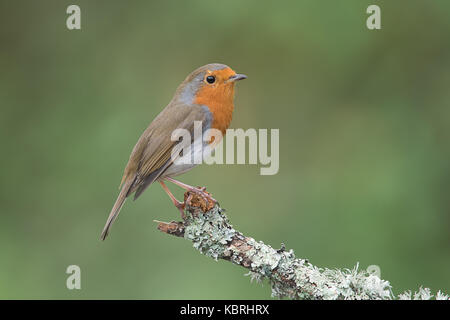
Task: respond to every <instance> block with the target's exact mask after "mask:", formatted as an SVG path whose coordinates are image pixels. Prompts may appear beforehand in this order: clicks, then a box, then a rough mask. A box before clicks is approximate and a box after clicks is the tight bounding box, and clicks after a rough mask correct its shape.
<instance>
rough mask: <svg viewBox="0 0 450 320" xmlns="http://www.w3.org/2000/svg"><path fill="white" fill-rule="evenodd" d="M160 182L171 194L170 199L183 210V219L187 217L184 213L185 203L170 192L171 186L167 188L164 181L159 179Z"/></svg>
mask: <svg viewBox="0 0 450 320" xmlns="http://www.w3.org/2000/svg"><path fill="white" fill-rule="evenodd" d="M158 182H159V183H160V184H161V187H162V188H163V189H164V191H165V192H166V193H167V194H168V195H169V197H170V199H171V200H172V202H173V204H174V205H175V207H177V209H178V210H180V212H181V218H182V219H183V220H185V219H186V214H185V213H184V203H183V202H180V201H178V200H177V199H176V198H175V196H174V195H173V194H172V192H170V190H169V188H167V186H166V184H165V183H164V182H162V181H161V180H158Z"/></svg>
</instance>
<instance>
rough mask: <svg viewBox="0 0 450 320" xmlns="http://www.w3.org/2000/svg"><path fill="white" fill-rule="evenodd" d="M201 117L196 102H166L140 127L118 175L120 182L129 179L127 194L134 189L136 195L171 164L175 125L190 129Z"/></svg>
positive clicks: (202, 114)
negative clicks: (149, 120) (148, 121)
mask: <svg viewBox="0 0 450 320" xmlns="http://www.w3.org/2000/svg"><path fill="white" fill-rule="evenodd" d="M205 119H206V115H205V112H204V110H202V108H201V107H200V106H187V105H185V104H181V103H171V104H169V105H168V106H167V107H166V108H165V109H164V110H163V111H162V112H161V113H160V114H159V115H158V116H157V117H156V118H155V120H153V122H152V123H151V124H150V125H149V127H148V128H147V129H146V130H145V131H144V133H143V134H142V135H141V137H140V138H139V140H138V142H137V143H136V145H135V147H134V149H133V151H132V153H131V155H130V159H129V161H128V164H127V166H126V168H125V172H124V177H123V179H122V182H124V181H130V180H133V183H132V184H131V187H130V188H129V190H128V193H127V196H128V195H129V194H131V193H133V192H135V191H136V195H135V199H136V198H137V197H138V196H139V195H140V194H141V193H142V192H143V191H144V190H145V188H146V187H148V186H149V185H150V184H151V183H152V182H154V181H155V180H156V179H157V178H158V177H159V176H160V175H161V174H162V173H163V172H164V170H165V169H166V168H167V167H168V166H169V165H170V164H171V162H172V159H171V154H172V149H173V147H174V146H175V145H176V144H177V143H178V142H177V141H171V135H172V132H173V131H174V130H175V129H178V128H181V129H186V130H189V131H190V132H191V133H192V132H193V129H194V121H205Z"/></svg>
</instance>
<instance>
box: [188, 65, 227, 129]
mask: <svg viewBox="0 0 450 320" xmlns="http://www.w3.org/2000/svg"><path fill="white" fill-rule="evenodd" d="M219 72H220V73H221V74H219V75H218V82H217V84H216V85H213V86H208V85H206V86H204V87H203V88H201V89H200V90H199V91H198V92H197V95H196V98H195V103H196V104H200V105H204V106H207V107H208V108H209V111H210V112H211V113H212V116H213V121H212V124H211V127H212V128H214V129H217V130H220V131H221V132H222V134H225V131H226V130H227V128H228V126H229V125H230V123H231V119H232V117H233V109H234V104H233V100H234V83H233V82H231V83H227V82H226V81H224V80H226V79H228V78H229V77H230V76H232V75H233V74H235V72H234V71H233V70H231V69H224V70H220V71H219Z"/></svg>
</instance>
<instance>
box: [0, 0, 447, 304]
mask: <svg viewBox="0 0 450 320" xmlns="http://www.w3.org/2000/svg"><path fill="white" fill-rule="evenodd" d="M70 4H77V5H79V6H80V8H81V30H78V31H77V30H74V31H69V30H68V29H67V28H66V19H67V17H68V15H67V14H66V8H67V7H68V6H69V5H70ZM370 4H378V5H379V6H380V7H381V23H382V29H381V30H378V31H371V30H368V29H367V28H366V19H367V17H368V14H366V9H367V7H368V6H369V5H370ZM449 39H450V2H449V1H446V0H433V1H426V2H425V1H420V0H415V1H412V0H409V1H406V0H402V1H380V0H377V1H366V0H347V1H333V0H321V1H317V0H304V1H284V2H274V1H256V0H254V1H245V2H243V1H198V0H197V1H152V2H150V1H143V0H142V1H132V2H126V1H106V0H103V1H61V0H54V1H47V0H46V1H14V2H13V1H6V0H1V1H0V108H1V109H0V111H1V114H0V130H1V134H0V139H1V151H2V154H1V157H0V167H1V169H0V175H1V176H0V177H1V179H0V201H1V205H0V298H10V299H35V298H39V299H63V298H64V299H67V298H68V299H72V298H74V299H93V298H95V299H101V298H113V299H119V298H120V299H183V298H184V299H264V298H270V286H269V285H268V284H267V283H265V284H263V285H261V284H256V283H250V280H249V278H248V277H244V276H243V275H244V274H245V273H246V270H244V269H242V268H239V267H237V266H233V265H231V264H230V263H228V262H223V261H219V262H216V261H214V260H212V259H210V258H207V257H205V256H202V255H200V254H199V253H198V252H197V251H196V250H194V249H193V248H192V247H191V243H190V242H188V241H184V240H182V239H179V238H175V237H170V236H167V235H165V234H163V233H161V232H159V231H157V230H156V224H155V223H154V222H153V220H154V219H158V220H163V221H170V220H172V219H178V217H179V212H178V211H177V210H176V209H175V208H174V207H173V206H172V204H171V202H170V200H169V198H168V197H167V195H166V194H165V193H164V191H163V190H162V189H161V188H160V187H159V186H158V185H152V186H151V187H150V188H149V189H148V190H147V191H146V192H145V193H144V194H143V196H142V197H141V198H140V199H139V200H138V201H136V202H133V201H128V202H127V203H126V204H125V206H124V208H123V210H122V213H121V215H120V217H119V219H118V221H117V222H116V224H115V225H114V227H113V229H112V232H111V234H110V237H109V238H108V239H107V240H106V241H105V242H101V241H100V240H99V236H100V232H101V230H102V227H103V225H104V222H105V220H106V217H107V215H108V214H109V212H110V209H111V207H112V205H113V203H114V200H115V198H116V196H117V194H118V189H117V187H118V185H119V182H120V179H121V177H122V172H123V168H124V166H125V165H126V163H127V161H128V156H129V154H130V152H131V149H132V147H133V146H134V144H135V143H136V141H137V139H138V137H139V136H140V134H141V133H142V131H143V130H144V129H145V128H146V127H147V125H148V124H149V123H150V121H151V120H152V119H153V118H154V117H155V116H156V115H157V114H158V113H159V112H160V111H161V110H162V109H163V108H164V106H165V105H166V104H167V103H168V102H169V101H170V99H171V98H172V95H173V93H174V91H175V89H176V87H177V86H178V84H179V83H180V82H181V81H182V80H183V79H184V78H185V77H186V76H187V75H188V74H189V73H190V72H191V71H192V70H194V69H195V68H197V67H199V66H201V65H204V64H207V63H211V62H221V63H225V64H228V65H230V66H231V67H232V68H233V69H235V70H236V71H238V72H241V73H245V74H247V75H248V77H249V78H248V79H247V80H245V81H242V82H240V83H239V84H238V90H237V93H236V109H235V112H234V119H233V122H232V128H244V129H247V128H256V129H259V128H269V129H270V128H278V129H280V171H279V173H278V174H277V175H274V176H261V175H260V174H259V166H257V165H216V166H208V165H204V166H200V167H197V168H196V169H194V170H192V171H190V172H189V173H187V174H185V175H183V176H182V177H181V180H182V181H184V182H186V183H189V184H193V185H204V186H207V187H208V190H209V191H211V192H212V193H213V196H214V197H215V198H216V199H218V200H219V201H220V204H221V205H222V206H223V207H224V208H226V209H227V215H228V216H229V218H230V220H231V222H232V223H233V225H234V226H235V228H237V229H238V230H240V231H242V232H243V233H245V234H246V235H249V236H252V237H254V238H255V239H258V240H263V241H265V242H266V243H268V244H270V245H272V246H274V247H275V248H278V247H279V246H280V244H281V242H284V243H285V244H286V247H287V248H288V249H294V250H295V253H296V254H297V256H299V257H302V258H308V259H309V260H310V261H311V262H312V263H313V264H315V265H317V266H320V267H328V268H352V267H353V266H354V265H355V264H356V263H357V262H359V265H360V268H361V269H366V268H367V267H368V266H369V265H378V266H379V267H380V269H381V277H382V278H383V279H386V280H389V281H390V283H391V284H392V286H393V291H394V293H396V294H397V293H400V292H402V291H404V290H407V289H413V290H416V289H418V287H419V286H426V287H430V288H431V289H432V290H433V291H434V292H435V291H437V290H439V289H441V290H444V291H446V292H447V293H449V291H450V275H449V273H448V271H449V270H450V232H449V230H450V200H449V199H450V198H449V194H448V193H449V188H450V149H449V138H450V90H449V88H450V41H449ZM170 187H171V189H172V190H173V191H174V192H175V194H176V195H177V196H178V197H179V198H181V197H182V191H181V190H180V189H178V188H176V187H174V186H170ZM71 264H75V265H79V266H80V267H81V287H82V289H81V290H68V289H67V288H66V278H67V277H68V275H67V274H66V273H65V271H66V268H67V266H68V265H71Z"/></svg>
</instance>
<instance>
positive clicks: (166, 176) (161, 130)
mask: <svg viewBox="0 0 450 320" xmlns="http://www.w3.org/2000/svg"><path fill="white" fill-rule="evenodd" d="M246 78H247V76H246V75H243V74H237V73H236V72H234V71H233V70H232V69H231V68H230V67H228V66H226V65H224V64H218V63H212V64H207V65H205V66H203V67H200V68H198V69H196V70H195V71H193V72H192V73H191V74H190V75H188V76H187V78H186V79H185V80H184V81H183V82H182V83H181V84H180V86H179V87H178V88H177V90H176V91H175V95H174V96H173V98H172V100H171V101H170V102H169V104H168V105H167V106H166V107H165V108H164V109H163V110H162V111H161V113H160V114H159V115H158V116H157V117H156V118H155V119H154V120H153V121H152V122H151V123H150V125H149V126H148V128H147V129H146V130H145V131H144V133H143V134H142V135H141V137H140V138H139V140H138V142H137V143H136V145H135V146H134V148H133V151H132V152H131V155H130V159H129V160H128V164H127V166H126V167H125V170H124V174H123V178H122V182H121V184H120V187H119V188H121V190H120V193H119V196H118V197H117V200H116V202H115V203H114V206H113V208H112V210H111V213H110V214H109V217H108V220H107V221H106V224H105V227H104V228H103V232H102V234H101V239H102V240H104V239H105V238H106V236H107V235H108V231H109V228H110V227H111V225H112V223H113V222H114V220H115V219H116V218H117V216H118V214H119V212H120V209H121V208H122V206H123V204H124V202H125V200H126V198H127V197H128V196H130V195H131V194H133V193H134V200H136V199H137V198H138V197H139V196H140V195H141V194H142V192H144V190H145V189H146V188H147V187H148V186H149V185H151V184H152V183H153V182H155V181H158V182H159V183H160V185H161V186H162V188H163V189H164V191H165V192H166V193H167V194H168V195H169V197H170V199H171V200H172V202H173V204H174V205H175V206H176V207H177V208H178V209H179V210H180V211H181V213H182V216H183V215H184V212H183V209H184V203H182V202H180V201H178V200H177V199H176V198H175V196H174V195H173V194H172V193H171V192H170V190H169V188H168V187H167V186H166V184H165V183H164V181H169V182H172V183H174V184H176V185H178V186H180V187H181V188H183V189H185V190H189V191H193V192H196V193H198V194H200V195H201V196H203V197H206V198H209V199H210V200H211V201H215V200H214V199H212V198H211V197H210V195H209V194H208V193H207V192H206V191H205V189H204V188H195V187H192V186H190V185H187V184H185V183H183V182H180V181H178V180H175V179H173V177H174V176H177V175H180V174H182V173H185V172H187V171H189V170H191V169H192V168H194V167H195V166H196V165H197V164H198V163H183V164H179V163H177V161H176V159H174V157H173V154H174V152H173V151H174V150H175V151H176V152H175V154H176V153H177V152H178V150H177V149H176V148H177V145H178V146H179V143H180V141H172V132H173V131H174V130H176V129H185V130H188V131H189V132H191V133H192V132H193V131H194V122H197V121H200V123H201V125H202V127H201V129H202V133H204V132H205V131H206V130H208V129H216V130H219V131H220V132H221V133H222V134H225V131H226V129H227V128H228V126H229V125H230V122H231V118H232V114H233V109H234V102H233V100H234V85H235V82H236V81H238V80H242V79H246ZM212 140H213V139H211V140H210V141H206V142H202V144H203V145H204V144H208V145H210V146H216V145H217V143H218V142H219V141H218V140H217V139H215V140H214V143H212ZM189 143H190V144H191V145H193V144H194V143H195V141H194V140H193V139H192V140H191V141H190V142H189Z"/></svg>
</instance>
